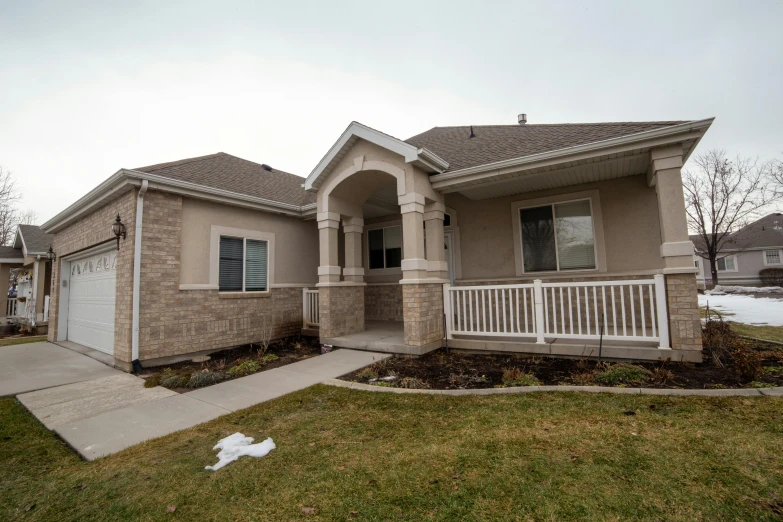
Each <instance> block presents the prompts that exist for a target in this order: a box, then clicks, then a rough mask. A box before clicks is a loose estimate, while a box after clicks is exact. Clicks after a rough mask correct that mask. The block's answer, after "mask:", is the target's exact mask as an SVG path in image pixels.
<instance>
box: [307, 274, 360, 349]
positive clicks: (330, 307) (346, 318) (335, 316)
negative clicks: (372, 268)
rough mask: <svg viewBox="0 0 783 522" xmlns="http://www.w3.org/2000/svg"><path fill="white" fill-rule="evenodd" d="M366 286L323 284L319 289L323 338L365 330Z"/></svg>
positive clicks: (319, 309)
mask: <svg viewBox="0 0 783 522" xmlns="http://www.w3.org/2000/svg"><path fill="white" fill-rule="evenodd" d="M364 290H365V287H364V286H322V287H320V288H319V289H318V313H319V321H320V325H319V328H320V335H321V338H327V337H339V336H341V335H347V334H351V333H358V332H363V331H364Z"/></svg>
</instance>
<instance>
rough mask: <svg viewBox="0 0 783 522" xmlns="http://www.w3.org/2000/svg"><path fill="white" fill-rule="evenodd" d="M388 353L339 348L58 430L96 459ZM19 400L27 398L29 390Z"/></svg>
mask: <svg viewBox="0 0 783 522" xmlns="http://www.w3.org/2000/svg"><path fill="white" fill-rule="evenodd" d="M388 357H390V355H387V354H379V353H373V352H361V351H356V350H346V349H342V350H337V351H334V352H331V353H328V354H326V355H320V356H317V357H313V358H311V359H307V360H304V361H299V362H296V363H293V364H289V365H287V366H284V367H282V368H275V369H273V370H268V371H265V372H259V373H256V374H253V375H249V376H247V377H242V378H240V379H235V380H232V381H227V382H223V383H220V384H216V385H214V386H210V387H207V388H202V389H200V390H194V391H192V392H188V393H184V394H181V395H180V394H174V395H171V396H167V397H162V398H160V399H157V400H154V401H147V402H143V403H140V404H135V405H132V406H127V407H123V408H119V409H114V410H111V411H105V412H102V413H99V414H97V415H94V416H91V417H87V418H82V419H78V420H74V421H72V422H66V423H62V424H58V425H56V426H55V427H54V431H55V432H56V433H57V434H58V435H60V437H62V438H63V439H64V440H65V441H66V442H67V443H68V444H69V445H70V446H71V447H73V448H74V449H75V450H76V451H77V452H78V453H79V454H80V455H81V456H82V457H84V458H85V459H87V460H94V459H97V458H99V457H103V456H106V455H110V454H112V453H117V452H119V451H122V450H124V449H125V448H128V447H130V446H133V445H134V444H138V443H140V442H143V441H145V440H149V439H154V438H157V437H162V436H164V435H168V434H170V433H174V432H176V431H180V430H184V429H187V428H191V427H193V426H195V425H197V424H201V423H203V422H207V421H210V420H212V419H215V418H217V417H220V416H221V415H226V414H228V413H231V412H234V411H237V410H241V409H244V408H248V407H250V406H254V405H256V404H259V403H262V402H265V401H268V400H270V399H274V398H277V397H280V396H282V395H286V394H288V393H291V392H294V391H298V390H301V389H304V388H307V387H309V386H312V385H313V384H318V383H321V382H324V381H327V380H329V379H334V378H336V377H339V376H341V375H345V374H346V373H350V372H352V371H354V370H358V369H360V368H363V367H365V366H367V365H369V364H372V363H374V362H376V361H380V360H382V359H386V358H388ZM62 388H64V387H62ZM58 389H59V388H58ZM20 400H22V401H23V402H24V400H25V399H24V396H20Z"/></svg>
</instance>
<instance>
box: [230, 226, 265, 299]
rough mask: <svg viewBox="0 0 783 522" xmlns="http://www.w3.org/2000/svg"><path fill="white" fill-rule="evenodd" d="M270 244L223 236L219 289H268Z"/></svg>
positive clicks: (241, 290)
mask: <svg viewBox="0 0 783 522" xmlns="http://www.w3.org/2000/svg"><path fill="white" fill-rule="evenodd" d="M268 250H269V245H268V243H267V242H266V241H259V240H257V239H246V238H241V237H230V236H220V266H219V274H220V276H219V284H218V286H219V289H220V291H221V292H265V291H267V290H268V289H269V285H268V270H269V259H268Z"/></svg>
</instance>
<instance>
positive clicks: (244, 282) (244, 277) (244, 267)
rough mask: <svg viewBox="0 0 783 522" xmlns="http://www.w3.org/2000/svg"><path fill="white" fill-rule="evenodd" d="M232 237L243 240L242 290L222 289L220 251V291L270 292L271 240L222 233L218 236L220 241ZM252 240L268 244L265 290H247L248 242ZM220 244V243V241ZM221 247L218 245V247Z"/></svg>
mask: <svg viewBox="0 0 783 522" xmlns="http://www.w3.org/2000/svg"><path fill="white" fill-rule="evenodd" d="M224 237H225V238H230V239H241V240H242V290H220V277H219V274H220V252H218V291H219V292H221V293H232V292H242V293H243V294H246V293H267V292H269V241H267V240H266V239H254V238H252V237H251V238H248V237H238V236H230V235H226V234H221V235H220V237H219V238H218V241H220V239H222V238H224ZM248 240H250V241H258V242H259V243H264V244H265V245H266V280H265V281H264V288H265V290H247V242H248ZM218 245H219V243H218ZM219 248H220V247H219V246H218V249H219Z"/></svg>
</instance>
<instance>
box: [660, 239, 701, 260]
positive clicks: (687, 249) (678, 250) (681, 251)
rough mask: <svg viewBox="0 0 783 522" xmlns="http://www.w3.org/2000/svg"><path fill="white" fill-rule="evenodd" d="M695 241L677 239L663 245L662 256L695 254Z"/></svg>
mask: <svg viewBox="0 0 783 522" xmlns="http://www.w3.org/2000/svg"><path fill="white" fill-rule="evenodd" d="M693 248H694V247H693V241H690V240H688V241H677V242H671V243H663V244H662V245H661V257H679V256H691V255H693Z"/></svg>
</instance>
